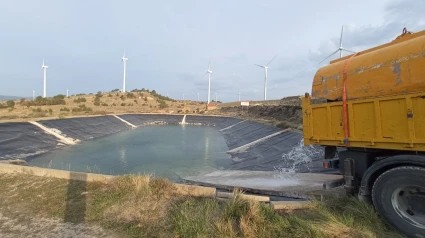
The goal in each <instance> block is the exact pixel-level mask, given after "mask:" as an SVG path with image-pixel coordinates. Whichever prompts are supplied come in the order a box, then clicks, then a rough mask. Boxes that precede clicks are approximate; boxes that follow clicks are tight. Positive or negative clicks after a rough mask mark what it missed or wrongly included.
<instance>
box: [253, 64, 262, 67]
mask: <svg viewBox="0 0 425 238" xmlns="http://www.w3.org/2000/svg"><path fill="white" fill-rule="evenodd" d="M254 65H256V66H258V67H261V68H264V66H262V65H259V64H254Z"/></svg>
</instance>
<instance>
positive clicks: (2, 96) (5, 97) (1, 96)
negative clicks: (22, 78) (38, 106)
mask: <svg viewBox="0 0 425 238" xmlns="http://www.w3.org/2000/svg"><path fill="white" fill-rule="evenodd" d="M21 98H26V99H28V97H18V96H5V95H0V101H4V100H19V99H21Z"/></svg>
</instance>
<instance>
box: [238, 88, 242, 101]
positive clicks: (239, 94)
mask: <svg viewBox="0 0 425 238" xmlns="http://www.w3.org/2000/svg"><path fill="white" fill-rule="evenodd" d="M238 96H239V102H240V101H241V90H239V93H238Z"/></svg>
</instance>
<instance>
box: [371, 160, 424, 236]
mask: <svg viewBox="0 0 425 238" xmlns="http://www.w3.org/2000/svg"><path fill="white" fill-rule="evenodd" d="M372 200H373V204H374V205H375V208H376V210H377V211H378V213H379V214H380V215H381V216H382V217H383V218H385V219H386V220H387V221H388V222H389V223H390V224H391V225H392V226H393V227H394V228H396V229H397V230H398V231H400V232H402V233H403V234H405V235H407V236H408V237H419V238H421V237H425V168H421V167H414V166H403V167H397V168H393V169H390V170H388V171H386V172H385V173H383V174H381V175H380V176H379V177H378V178H377V179H376V181H375V183H374V185H373V189H372Z"/></svg>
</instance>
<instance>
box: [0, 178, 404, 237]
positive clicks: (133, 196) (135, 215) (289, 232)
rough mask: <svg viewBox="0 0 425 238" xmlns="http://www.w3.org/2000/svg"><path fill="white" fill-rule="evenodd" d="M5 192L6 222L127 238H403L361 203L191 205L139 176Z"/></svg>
mask: <svg viewBox="0 0 425 238" xmlns="http://www.w3.org/2000/svg"><path fill="white" fill-rule="evenodd" d="M0 190H1V191H2V193H0V211H1V213H3V214H5V215H8V216H12V217H13V216H15V218H17V219H18V217H22V216H23V215H25V216H30V217H32V216H41V217H45V218H55V219H63V220H64V221H66V222H69V223H75V224H81V223H85V224H89V225H100V226H102V227H103V228H104V229H106V230H109V231H111V232H112V233H117V234H119V236H120V237H300V238H301V237H303V238H304V237H400V235H398V234H397V233H395V232H393V231H392V230H391V229H389V228H388V227H387V226H386V225H385V224H384V223H383V222H382V221H381V220H380V219H379V217H378V216H377V214H376V213H375V212H374V210H373V209H372V208H371V207H370V206H369V205H367V204H365V203H362V202H360V201H358V200H357V199H355V198H345V199H339V200H333V201H329V202H326V203H319V202H317V203H315V205H314V206H313V207H312V208H311V209H310V210H304V211H302V212H291V213H280V214H279V213H276V212H275V211H274V210H273V209H272V208H271V207H270V206H268V205H266V204H263V203H255V202H252V201H248V200H245V199H243V197H242V196H241V192H240V191H235V192H234V197H233V198H232V199H230V200H227V201H219V200H216V199H212V198H200V197H185V196H182V195H179V194H178V193H177V192H176V188H175V187H174V185H173V184H171V183H169V182H168V181H167V180H165V179H161V178H152V177H150V176H140V175H139V176H137V175H128V176H121V177H117V178H115V179H114V180H112V181H110V182H108V183H85V182H81V181H71V182H69V181H66V180H62V179H52V178H44V177H35V176H31V175H4V174H0ZM1 232H2V231H0V234H1Z"/></svg>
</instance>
